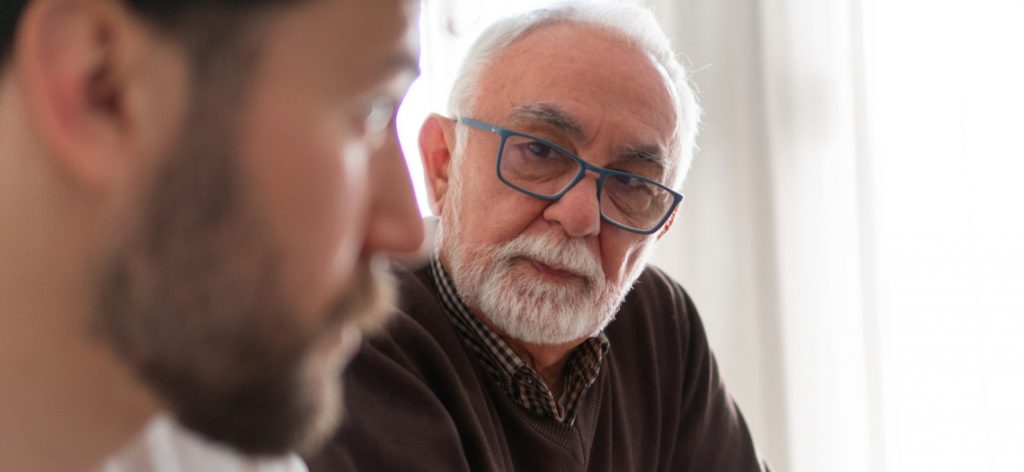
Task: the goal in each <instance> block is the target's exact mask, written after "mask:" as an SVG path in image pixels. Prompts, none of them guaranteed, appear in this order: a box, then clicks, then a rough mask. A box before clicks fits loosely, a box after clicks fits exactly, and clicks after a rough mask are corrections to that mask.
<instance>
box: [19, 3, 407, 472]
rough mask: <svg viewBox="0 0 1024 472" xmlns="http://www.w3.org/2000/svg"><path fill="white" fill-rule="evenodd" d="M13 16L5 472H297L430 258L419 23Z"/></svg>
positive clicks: (177, 9)
mask: <svg viewBox="0 0 1024 472" xmlns="http://www.w3.org/2000/svg"><path fill="white" fill-rule="evenodd" d="M0 5H2V6H0V11H2V15H3V16H2V18H0V54H2V59H0V60H2V65H0V67H2V75H0V221H2V223H0V418H2V419H0V470H4V471H8V470H10V471H16V470H17V471H22V470H25V471H28V470H32V471H61V470H94V469H96V468H107V469H109V470H149V469H155V470H188V471H196V470H227V471H230V470H243V469H244V470H271V469H275V470H276V469H278V468H284V469H288V470H291V469H294V468H299V469H301V468H303V466H302V464H301V462H299V461H298V459H297V458H295V457H294V456H290V457H289V456H287V455H286V454H288V453H290V452H292V451H296V450H308V449H310V448H312V447H314V446H315V445H316V444H318V443H319V442H320V440H321V439H322V438H323V437H324V435H326V434H328V433H329V432H330V431H331V430H332V429H333V426H334V425H335V424H336V422H337V419H338V416H339V398H338V393H337V391H338V386H337V382H336V378H337V375H338V372H339V369H340V368H341V366H342V365H343V364H344V363H345V362H346V361H347V358H348V357H350V355H351V352H353V351H354V350H355V348H356V346H357V345H358V344H359V339H360V334H359V333H360V330H361V329H363V328H365V327H368V326H372V325H375V324H378V323H379V320H380V317H381V314H382V313H386V312H387V307H388V306H389V305H390V302H391V300H390V298H391V297H390V291H389V287H388V282H387V280H386V278H384V274H383V272H382V270H381V266H382V262H381V261H380V258H381V256H380V255H381V254H382V253H384V252H387V251H401V252H404V251H410V250H414V249H416V248H417V247H418V246H419V244H420V242H421V239H422V236H423V234H422V233H423V231H422V226H421V221H420V219H419V214H418V211H417V208H416V205H415V201H414V199H413V195H412V190H411V187H410V185H409V177H408V174H407V171H406V168H405V165H404V161H403V159H402V156H401V154H400V152H399V149H398V144H397V142H396V138H395V135H394V131H393V124H392V117H393V114H394V108H395V105H396V103H397V102H398V101H399V100H400V99H401V97H402V96H403V94H404V92H405V90H406V88H407V86H408V85H409V83H410V81H411V80H412V78H413V77H414V76H415V74H416V62H417V55H418V51H417V44H416V31H415V24H416V16H417V13H418V12H417V9H418V4H417V3H416V2H414V1H412V0H305V1H283V0H276V1H275V0H263V1H241V0H220V1H216V0H192V1H188V0H181V1H158V0H28V1H9V0H3V3H2V4H0ZM164 413H169V414H170V415H173V417H174V418H175V420H171V419H170V417H171V416H170V415H167V414H164ZM147 423H149V427H148V428H147ZM179 423H180V425H184V426H185V427H187V428H188V429H189V430H191V431H194V432H197V433H199V435H201V436H194V435H192V433H191V432H184V430H182V429H181V428H180V426H179ZM142 431H145V432H146V434H145V435H143V436H142V437H141V438H139V439H137V440H136V441H135V443H134V444H130V443H131V440H132V438H133V437H135V436H136V435H138V434H139V433H140V432H142ZM119 451H120V453H119ZM112 456H117V457H112ZM255 456H260V457H259V458H257V457H255ZM272 459H273V460H272Z"/></svg>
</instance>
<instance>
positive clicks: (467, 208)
mask: <svg viewBox="0 0 1024 472" xmlns="http://www.w3.org/2000/svg"><path fill="white" fill-rule="evenodd" d="M450 108H451V110H450V111H451V115H452V116H451V117H450V118H446V117H441V116H432V117H430V118H429V119H428V120H427V121H426V123H425V124H424V126H423V128H422V131H421V134H420V147H421V150H422V153H423V159H424V163H425V168H426V170H427V174H428V186H429V188H430V189H431V190H432V192H433V197H434V199H435V203H436V210H437V212H438V213H439V214H440V217H441V225H440V230H441V231H440V235H439V238H440V242H439V251H438V252H437V257H436V258H435V259H434V260H433V261H432V263H431V264H430V265H429V266H428V267H426V268H424V269H421V270H419V271H418V272H416V273H406V274H404V275H403V277H402V285H401V293H402V299H403V302H402V309H403V313H401V314H400V315H399V316H398V317H397V319H396V322H395V323H394V325H393V326H392V330H390V331H389V333H388V335H387V336H386V337H383V338H380V339H376V340H374V341H372V342H370V343H369V344H368V345H367V346H366V347H365V348H364V350H363V351H362V352H361V353H360V355H359V356H357V358H356V360H355V361H354V363H353V367H352V370H351V375H352V376H351V377H350V378H349V382H348V384H347V389H348V391H349V393H350V395H351V399H352V400H353V402H355V403H357V404H358V405H359V407H358V409H357V410H356V411H354V412H353V415H352V417H351V418H350V419H351V422H350V423H348V424H347V425H346V426H345V427H343V428H342V431H341V432H340V433H339V436H338V437H337V439H336V440H335V441H334V442H333V443H331V444H330V445H329V446H328V447H327V448H326V449H325V450H324V451H323V452H322V453H321V454H320V456H319V457H317V458H316V459H315V460H314V461H312V462H311V463H310V465H311V466H312V467H311V468H312V470H324V471H328V470H357V469H358V470H402V471H416V470H422V471H440V470H444V471H459V470H472V471H488V470H495V471H510V470H519V471H531V472H533V471H569V470H593V471H605V470H607V471H627V470H632V471H655V470H664V471H722V472H725V471H730V472H732V471H754V470H762V464H761V462H760V461H759V459H758V457H757V454H756V452H755V449H754V446H753V444H752V440H751V437H750V434H749V432H748V430H747V427H746V425H745V424H744V421H743V418H742V417H741V415H740V413H739V411H738V410H737V408H736V406H735V404H734V403H733V400H732V399H731V398H730V396H729V394H728V393H727V392H726V389H725V387H724V385H723V383H722V381H721V379H720V377H719V375H718V372H717V369H716V367H715V362H714V359H713V357H712V355H711V352H710V350H709V348H708V344H707V340H706V338H705V334H704V331H703V328H702V327H701V322H700V319H699V317H698V315H697V312H696V310H695V309H694V307H693V304H692V303H691V301H690V299H689V298H688V297H687V295H686V294H685V292H684V291H683V289H682V288H681V287H679V285H677V284H676V283H675V282H673V281H672V280H670V279H669V278H668V277H667V276H666V275H665V274H663V273H662V272H660V271H659V270H657V269H655V268H652V267H647V266H646V265H645V263H646V260H647V258H648V255H649V253H650V250H651V247H652V244H653V243H654V241H655V240H656V239H657V238H658V237H659V235H661V234H662V233H663V232H664V231H665V230H667V229H668V226H669V225H670V224H671V223H672V219H673V217H674V216H675V214H676V211H677V210H678V208H679V203H680V201H681V200H682V195H680V194H679V193H677V192H676V190H675V189H676V188H678V186H679V183H680V182H681V181H682V178H683V175H684V174H685V172H686V169H687V167H688V164H689V160H690V156H691V153H692V150H693V141H694V135H695V127H696V121H697V114H698V109H697V105H696V103H695V101H694V98H693V95H692V92H691V90H690V89H689V87H688V85H687V83H686V78H685V74H684V71H683V69H682V67H681V66H680V65H679V63H678V62H677V61H676V60H675V59H674V56H673V53H672V51H671V50H670V48H669V46H668V43H667V40H666V38H665V37H664V35H663V33H661V31H660V29H659V27H658V25H657V23H656V22H655V20H654V18H653V16H652V15H651V14H650V13H649V12H647V11H646V10H643V9H640V8H639V7H631V6H625V5H622V4H575V5H562V6H559V7H554V8H551V9H545V10H540V11H535V12H532V13H529V14H526V15H522V16H518V17H514V18H510V19H506V20H503V21H501V22H499V23H497V24H496V25H494V26H492V27H491V28H490V29H488V30H487V31H486V32H484V33H483V35H482V36H481V38H479V39H478V41H477V42H476V44H475V45H474V47H473V48H472V49H471V51H470V53H469V56H468V58H467V59H466V62H465V64H464V66H463V68H462V70H461V72H460V74H459V76H458V78H457V81H456V84H455V87H454V90H453V93H452V100H451V106H450Z"/></svg>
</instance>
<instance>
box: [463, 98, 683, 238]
mask: <svg viewBox="0 0 1024 472" xmlns="http://www.w3.org/2000/svg"><path fill="white" fill-rule="evenodd" d="M458 121H459V123H462V124H465V125H468V126H472V127H474V128H480V129H482V130H484V131H489V132H491V133H495V134H497V135H498V136H499V137H500V138H501V144H500V145H499V146H498V163H497V172H498V180H501V181H502V182H503V183H505V185H508V186H509V187H512V188H514V189H516V190H518V191H520V192H522V193H525V194H527V195H530V196H532V197H536V198H539V199H542V200H548V201H555V200H558V199H560V198H562V196H564V195H565V194H566V193H568V192H569V190H571V189H572V188H573V187H574V186H575V185H576V184H577V183H579V182H580V181H581V180H583V177H584V176H585V175H586V172H587V171H590V172H593V173H595V174H597V175H598V178H597V201H598V205H599V206H600V209H601V219H602V220H604V221H606V222H608V223H609V224H611V225H612V226H615V227H618V228H621V229H624V230H626V231H631V232H634V233H639V234H652V233H655V232H657V231H658V230H659V229H661V227H662V226H664V225H665V222H666V221H668V219H669V217H670V216H672V212H673V211H675V209H676V207H677V206H678V205H679V202H681V201H683V195H682V194H680V193H677V192H675V191H673V190H672V189H670V188H668V187H666V186H664V185H662V184H660V183H658V182H655V181H653V180H650V179H647V178H645V177H641V176H639V175H636V174H631V173H629V172H623V171H618V170H612V169H605V168H602V167H597V166H595V165H593V164H591V163H589V162H587V161H584V160H583V159H581V158H579V157H578V156H576V155H575V154H573V153H571V152H569V151H568V150H566V149H565V148H563V147H561V146H559V145H557V144H555V143H552V142H550V141H547V140H545V139H542V138H538V137H536V136H531V135H529V134H526V133H520V132H518V131H512V130H509V129H505V128H502V127H500V126H495V125H492V124H489V123H484V122H482V121H477V120H474V119H472V118H466V117H460V118H458Z"/></svg>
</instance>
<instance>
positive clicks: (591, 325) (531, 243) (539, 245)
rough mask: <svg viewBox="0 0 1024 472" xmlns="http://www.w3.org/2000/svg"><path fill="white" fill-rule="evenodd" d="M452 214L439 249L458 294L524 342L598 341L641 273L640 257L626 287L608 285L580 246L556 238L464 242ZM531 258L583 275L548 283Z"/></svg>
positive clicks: (623, 284) (445, 221)
mask: <svg viewBox="0 0 1024 472" xmlns="http://www.w3.org/2000/svg"><path fill="white" fill-rule="evenodd" d="M453 206H454V205H453ZM450 209H452V210H454V208H451V207H450ZM449 213H450V214H449V215H446V216H447V218H444V219H442V222H441V238H440V243H441V245H442V248H444V249H445V250H446V251H447V254H448V255H449V258H450V260H449V262H450V264H451V272H452V274H451V275H452V278H453V279H454V281H455V286H456V289H457V291H458V293H459V295H460V296H461V297H462V299H463V300H464V301H465V302H466V303H467V304H468V305H469V306H471V307H474V308H476V309H477V310H478V311H479V312H480V313H481V314H482V315H483V316H484V317H486V318H487V321H489V322H490V323H491V324H492V325H493V326H494V327H495V328H497V329H498V330H499V331H501V332H502V333H504V334H505V335H507V336H510V337H512V338H513V339H517V340H519V341H523V342H528V343H532V344H542V345H553V344H565V343H568V342H572V341H578V340H581V339H586V338H589V337H592V336H596V335H597V334H598V333H600V332H601V331H602V330H604V328H605V327H606V326H607V325H608V323H610V322H611V321H612V320H613V319H614V318H615V314H616V312H618V309H619V306H620V305H621V304H622V300H623V299H624V298H625V294H626V293H627V292H628V291H629V289H630V288H631V287H632V285H633V283H634V282H635V281H636V279H637V277H639V276H640V273H641V272H642V270H643V267H644V264H643V259H644V257H641V260H640V261H638V263H637V264H636V267H635V268H634V269H633V270H632V271H631V272H630V273H629V274H628V275H627V277H626V278H625V279H624V280H623V281H622V282H620V283H618V284H613V283H609V282H608V280H607V278H606V277H605V274H604V270H603V269H602V268H601V264H600V263H599V262H598V261H597V260H596V259H595V257H594V256H593V254H592V253H591V252H590V251H589V250H588V249H587V247H586V245H585V244H584V242H583V241H582V240H580V239H569V238H566V237H564V236H561V235H560V234H558V233H555V232H552V233H545V234H543V235H534V236H527V235H525V234H521V235H519V236H518V237H516V238H515V239H513V240H511V241H508V242H504V243H500V244H495V245H486V246H484V245H467V244H463V243H462V242H461V237H460V235H459V234H458V231H457V228H458V225H459V222H460V221H459V220H460V218H459V216H460V215H459V214H458V211H450V212H449ZM647 249H648V248H646V247H645V248H642V249H640V250H641V251H643V252H645V253H646V252H648V251H647ZM527 259H528V260H527ZM530 260H532V261H536V262H540V263H542V264H545V265H547V266H550V267H554V268H558V269H562V270H566V271H569V272H573V273H575V274H578V275H579V276H580V277H579V278H570V279H567V280H565V281H560V282H552V281H547V280H545V279H544V278H541V276H539V275H538V274H537V272H536V269H535V268H534V267H533V266H532V264H531V263H530Z"/></svg>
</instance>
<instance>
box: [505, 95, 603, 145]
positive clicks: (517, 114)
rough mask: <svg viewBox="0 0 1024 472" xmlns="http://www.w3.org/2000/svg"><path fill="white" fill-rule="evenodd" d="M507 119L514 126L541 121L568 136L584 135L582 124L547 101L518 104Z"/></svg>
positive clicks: (581, 136) (579, 136) (575, 137)
mask: <svg viewBox="0 0 1024 472" xmlns="http://www.w3.org/2000/svg"><path fill="white" fill-rule="evenodd" d="M509 121H510V122H512V123H513V125H514V126H517V125H518V126H521V125H527V124H530V122H537V121H539V122H542V123H544V124H547V125H549V126H551V127H554V128H555V129H557V130H559V131H561V132H563V133H565V134H568V135H569V138H571V139H576V140H581V139H583V137H584V136H585V135H586V133H584V132H583V126H582V125H580V123H579V122H578V121H576V120H575V119H573V118H572V117H571V116H569V115H568V114H567V113H565V112H564V111H562V110H561V109H559V108H558V107H557V106H554V105H551V104H548V103H530V104H527V105H520V106H518V107H516V108H514V109H512V112H511V113H509Z"/></svg>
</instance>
